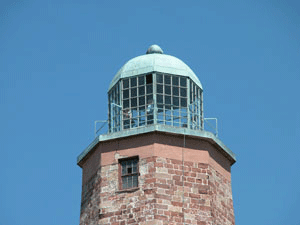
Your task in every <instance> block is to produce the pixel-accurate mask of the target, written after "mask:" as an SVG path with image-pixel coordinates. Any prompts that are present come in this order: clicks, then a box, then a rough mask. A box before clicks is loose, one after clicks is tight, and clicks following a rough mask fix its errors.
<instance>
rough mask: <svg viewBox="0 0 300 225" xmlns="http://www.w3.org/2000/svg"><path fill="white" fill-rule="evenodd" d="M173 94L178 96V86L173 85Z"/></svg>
mask: <svg viewBox="0 0 300 225" xmlns="http://www.w3.org/2000/svg"><path fill="white" fill-rule="evenodd" d="M173 95H175V96H179V88H178V87H173Z"/></svg>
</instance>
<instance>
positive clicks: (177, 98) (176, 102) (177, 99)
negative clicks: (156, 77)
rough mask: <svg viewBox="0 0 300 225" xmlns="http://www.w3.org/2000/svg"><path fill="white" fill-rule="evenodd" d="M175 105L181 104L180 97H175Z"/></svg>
mask: <svg viewBox="0 0 300 225" xmlns="http://www.w3.org/2000/svg"><path fill="white" fill-rule="evenodd" d="M173 105H175V106H179V97H173Z"/></svg>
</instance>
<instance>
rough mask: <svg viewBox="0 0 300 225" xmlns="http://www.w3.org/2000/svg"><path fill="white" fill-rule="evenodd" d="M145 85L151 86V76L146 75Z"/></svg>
mask: <svg viewBox="0 0 300 225" xmlns="http://www.w3.org/2000/svg"><path fill="white" fill-rule="evenodd" d="M146 84H152V74H148V75H146Z"/></svg>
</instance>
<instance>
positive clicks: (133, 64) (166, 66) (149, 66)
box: [109, 45, 202, 90]
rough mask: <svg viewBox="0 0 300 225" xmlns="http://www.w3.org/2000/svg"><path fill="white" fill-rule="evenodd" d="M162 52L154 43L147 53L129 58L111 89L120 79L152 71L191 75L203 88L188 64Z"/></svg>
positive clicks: (114, 79)
mask: <svg viewBox="0 0 300 225" xmlns="http://www.w3.org/2000/svg"><path fill="white" fill-rule="evenodd" d="M162 53H163V51H162V49H161V48H160V47H159V46H158V45H152V46H150V47H149V49H148V51H147V54H146V55H141V56H138V57H135V58H133V59H131V60H129V61H128V62H127V63H125V65H124V66H123V67H122V68H121V69H120V70H119V71H118V73H117V74H116V75H115V76H114V78H113V80H112V82H111V83H110V86H109V90H110V89H111V88H112V87H113V86H114V85H115V84H116V83H117V82H118V81H119V80H120V79H123V78H127V77H132V76H135V75H140V74H146V73H151V72H161V73H167V74H174V75H181V76H185V77H189V78H190V79H192V80H193V81H194V82H195V83H196V84H197V85H198V86H199V87H200V88H201V89H202V85H201V83H200V80H199V79H198V77H197V76H196V74H195V73H194V72H193V71H192V70H191V69H190V67H189V66H188V65H186V64H185V63H184V62H183V61H181V60H180V59H178V58H176V57H174V56H170V55H165V54H162Z"/></svg>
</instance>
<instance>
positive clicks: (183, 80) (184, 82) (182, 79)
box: [180, 77, 186, 87]
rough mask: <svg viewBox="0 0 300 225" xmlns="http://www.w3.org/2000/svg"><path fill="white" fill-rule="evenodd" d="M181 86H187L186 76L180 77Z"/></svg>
mask: <svg viewBox="0 0 300 225" xmlns="http://www.w3.org/2000/svg"><path fill="white" fill-rule="evenodd" d="M180 86H181V87H186V78H185V77H181V78H180Z"/></svg>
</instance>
